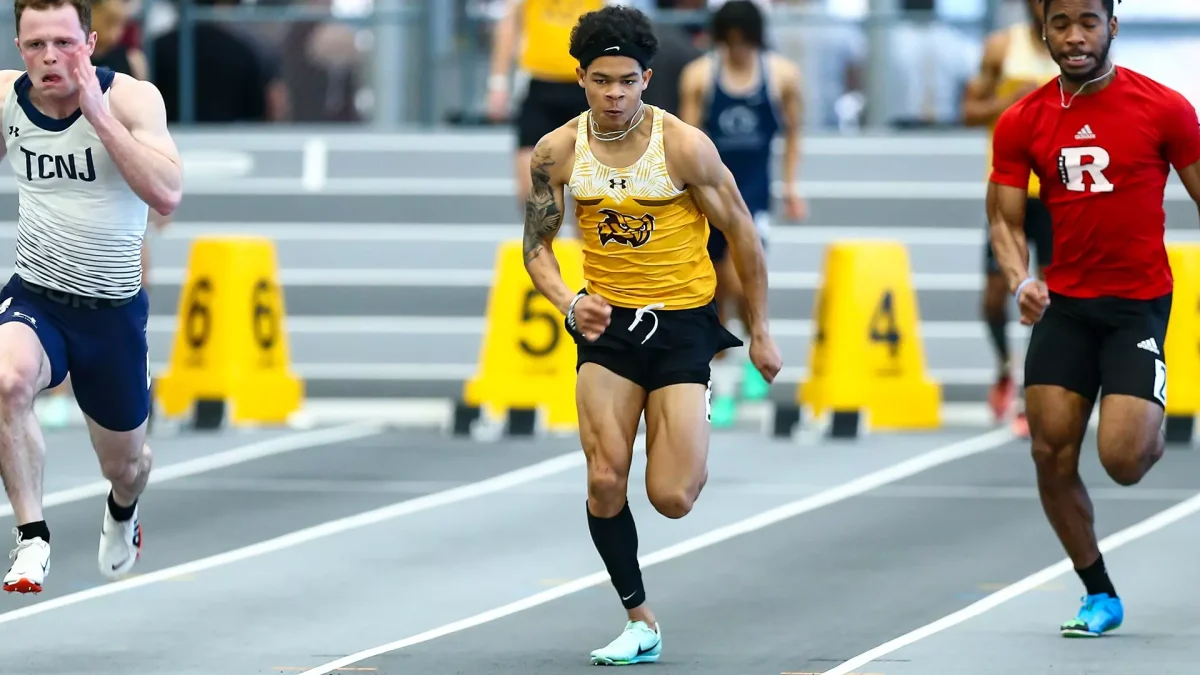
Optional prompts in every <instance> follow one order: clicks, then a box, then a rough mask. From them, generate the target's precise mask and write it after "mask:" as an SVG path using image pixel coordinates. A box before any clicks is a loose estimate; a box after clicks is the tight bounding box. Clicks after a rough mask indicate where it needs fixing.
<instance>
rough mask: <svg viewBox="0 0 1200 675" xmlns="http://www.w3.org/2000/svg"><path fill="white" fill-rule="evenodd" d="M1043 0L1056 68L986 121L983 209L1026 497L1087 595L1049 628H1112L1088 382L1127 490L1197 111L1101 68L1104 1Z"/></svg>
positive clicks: (1149, 433) (1107, 457)
mask: <svg viewBox="0 0 1200 675" xmlns="http://www.w3.org/2000/svg"><path fill="white" fill-rule="evenodd" d="M1043 3H1044V7H1043V9H1044V13H1045V36H1044V39H1045V43H1046V46H1047V48H1048V49H1049V50H1050V54H1051V56H1053V57H1054V59H1055V61H1056V62H1057V63H1058V64H1059V68H1060V71H1061V74H1060V76H1059V77H1058V78H1056V79H1055V80H1053V81H1051V82H1050V83H1048V84H1047V85H1045V86H1043V87H1041V88H1039V89H1037V90H1036V91H1034V92H1033V93H1031V94H1029V95H1028V96H1026V97H1025V98H1023V99H1022V100H1021V101H1020V102H1018V103H1017V104H1016V105H1014V106H1012V107H1011V108H1009V109H1008V110H1007V111H1006V112H1005V113H1004V114H1003V115H1002V116H1001V118H1000V120H999V122H998V123H997V126H996V132H995V136H994V138H993V155H994V162H993V172H992V176H991V181H990V183H989V184H988V195H987V207H988V214H989V217H990V221H991V242H992V246H993V248H994V249H995V252H996V258H997V260H998V261H999V264H1000V267H1001V269H1003V270H1004V273H1005V276H1006V277H1007V280H1008V283H1009V288H1010V289H1011V290H1012V292H1013V293H1014V295H1015V297H1016V299H1017V302H1018V305H1019V306H1020V310H1021V321H1022V323H1024V324H1026V325H1033V330H1032V333H1031V335H1030V338H1029V346H1028V349H1027V352H1026V357H1025V401H1026V408H1027V413H1028V419H1029V430H1030V434H1031V438H1032V445H1033V457H1034V461H1035V464H1036V466H1037V478H1038V491H1039V493H1040V495H1041V500H1042V506H1043V508H1044V510H1045V512H1046V515H1047V517H1048V519H1049V520H1050V524H1051V525H1052V526H1053V528H1054V531H1055V533H1056V534H1057V535H1058V538H1059V541H1060V542H1062V545H1063V548H1064V549H1066V552H1067V554H1068V555H1069V556H1070V558H1071V560H1072V562H1073V563H1074V565H1075V569H1076V572H1077V573H1078V574H1079V577H1080V580H1081V581H1082V582H1083V585H1084V587H1085V588H1086V591H1087V596H1086V597H1085V598H1084V602H1083V607H1082V609H1081V610H1080V611H1079V614H1078V615H1077V616H1076V617H1075V618H1074V619H1072V620H1071V621H1068V622H1067V623H1065V624H1063V625H1062V627H1061V629H1060V630H1061V632H1062V634H1063V635H1065V636H1072V637H1079V636H1099V635H1101V634H1103V633H1105V632H1107V631H1109V630H1112V629H1115V628H1117V627H1118V626H1120V625H1121V622H1122V620H1123V618H1124V608H1123V606H1122V603H1121V600H1120V599H1119V598H1118V597H1117V592H1116V590H1115V589H1114V588H1113V584H1112V581H1111V580H1110V579H1109V577H1108V573H1107V571H1106V570H1105V564H1104V559H1103V557H1102V556H1101V555H1100V550H1099V548H1098V546H1097V542H1096V534H1095V532H1094V528H1093V514H1092V505H1091V500H1090V498H1089V497H1088V493H1087V490H1086V488H1085V487H1084V485H1083V482H1082V480H1080V477H1079V472H1078V463H1079V451H1080V446H1081V445H1082V443H1083V436H1084V432H1085V430H1086V428H1087V422H1088V419H1089V418H1090V417H1091V413H1092V408H1093V406H1094V405H1095V402H1096V399H1097V396H1098V395H1099V394H1100V392H1101V391H1103V398H1102V399H1101V404H1100V429H1099V433H1098V441H1097V444H1098V446H1099V453H1100V461H1101V463H1102V464H1103V465H1104V468H1105V470H1106V471H1107V472H1108V474H1109V476H1111V477H1112V478H1113V480H1115V481H1116V482H1117V483H1119V484H1121V485H1133V484H1135V483H1137V482H1138V481H1140V480H1141V479H1142V477H1143V476H1144V475H1145V474H1146V472H1147V471H1149V470H1150V467H1152V466H1153V465H1154V463H1155V462H1157V461H1158V459H1159V458H1160V457H1161V456H1162V453H1163V440H1164V439H1163V436H1162V423H1163V414H1164V406H1165V405H1166V391H1167V366H1166V363H1165V361H1164V356H1163V351H1162V349H1163V341H1164V339H1165V337H1166V333H1167V320H1168V317H1169V315H1170V313H1171V293H1172V288H1173V281H1172V277H1171V268H1170V265H1169V264H1168V262H1167V253H1166V247H1165V245H1164V243H1163V235H1164V229H1165V213H1164V209H1163V191H1164V188H1165V187H1166V183H1167V177H1168V175H1169V173H1170V171H1171V167H1174V168H1175V170H1176V172H1178V174H1179V176H1180V178H1181V179H1182V182H1183V184H1184V186H1185V187H1186V188H1187V192H1188V194H1189V195H1191V197H1192V199H1193V200H1195V201H1196V202H1197V203H1198V204H1200V121H1198V120H1197V115H1196V111H1195V109H1194V108H1193V107H1192V105H1191V104H1190V103H1188V101H1187V100H1186V99H1185V98H1184V97H1183V96H1182V95H1180V94H1179V93H1177V92H1175V91H1173V90H1171V89H1170V88H1168V87H1166V86H1164V85H1162V84H1159V83H1158V82H1155V81H1154V80H1152V79H1150V78H1148V77H1146V76H1144V75H1141V74H1139V73H1136V72H1134V71H1132V70H1129V69H1128V68H1116V67H1114V66H1113V63H1112V61H1110V60H1109V58H1108V52H1109V47H1110V45H1111V43H1112V39H1113V38H1114V37H1116V35H1117V20H1116V18H1115V17H1114V15H1113V9H1114V8H1113V0H1043ZM1031 170H1032V171H1033V173H1035V174H1036V175H1037V176H1038V178H1039V180H1040V181H1041V199H1042V201H1043V202H1045V203H1046V205H1047V207H1048V208H1049V209H1050V215H1051V220H1052V222H1053V229H1054V258H1053V260H1052V261H1051V264H1050V265H1049V267H1047V269H1046V281H1045V283H1043V282H1041V281H1038V280H1037V279H1036V278H1034V277H1032V276H1031V275H1030V274H1029V251H1028V248H1027V247H1026V242H1025V236H1024V228H1023V221H1024V218H1025V203H1026V192H1025V191H1026V186H1027V185H1028V180H1029V173H1030V171H1031ZM1189 225H1192V226H1194V224H1190V223H1189Z"/></svg>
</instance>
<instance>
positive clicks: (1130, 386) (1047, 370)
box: [1025, 293, 1171, 407]
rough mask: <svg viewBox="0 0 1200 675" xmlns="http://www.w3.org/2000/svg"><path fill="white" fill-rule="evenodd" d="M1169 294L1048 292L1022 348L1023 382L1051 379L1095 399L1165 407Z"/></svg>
mask: <svg viewBox="0 0 1200 675" xmlns="http://www.w3.org/2000/svg"><path fill="white" fill-rule="evenodd" d="M1170 316H1171V294H1169V293H1168V294H1167V295H1164V296H1161V297H1158V298H1153V299H1150V300H1131V299H1126V298H1068V297H1065V296H1062V295H1058V294H1056V293H1051V294H1050V306H1049V307H1047V308H1046V313H1045V314H1043V315H1042V320H1041V321H1039V322H1038V323H1036V324H1034V326H1033V331H1032V332H1031V334H1030V336H1029V347H1028V349H1027V350H1026V353H1025V386H1026V387H1030V386H1034V385H1040V384H1045V385H1054V386H1059V387H1063V388H1065V389H1067V390H1069V391H1072V392H1075V393H1077V394H1079V395H1080V396H1083V397H1084V398H1086V399H1088V400H1090V401H1092V402H1095V400H1096V397H1097V396H1099V395H1100V394H1101V393H1103V394H1104V395H1105V396H1107V395H1108V394H1125V395H1127V396H1136V397H1138V398H1143V399H1146V400H1148V401H1152V402H1154V403H1157V404H1158V405H1160V406H1163V407H1166V399H1167V359H1166V354H1165V353H1164V352H1163V345H1164V343H1165V341H1166V337H1167V322H1168V320H1169V319H1170Z"/></svg>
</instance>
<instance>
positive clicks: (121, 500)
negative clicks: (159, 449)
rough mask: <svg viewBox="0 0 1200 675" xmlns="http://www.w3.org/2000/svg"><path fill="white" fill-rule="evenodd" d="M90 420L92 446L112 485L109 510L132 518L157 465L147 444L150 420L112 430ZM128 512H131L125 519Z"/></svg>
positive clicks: (105, 475)
mask: <svg viewBox="0 0 1200 675" xmlns="http://www.w3.org/2000/svg"><path fill="white" fill-rule="evenodd" d="M86 419H87V425H88V433H89V435H90V436H91V438H92V447H93V448H94V449H95V451H96V458H97V459H98V460H99V461H100V472H101V473H102V474H103V475H104V479H105V480H107V481H108V482H109V483H111V484H112V492H111V494H110V495H109V500H110V502H109V509H110V510H112V512H113V516H114V517H115V518H116V519H117V520H119V521H124V520H129V518H130V517H131V516H132V515H133V507H134V506H135V505H136V504H137V500H138V497H140V496H141V495H142V492H143V491H144V490H145V489H146V483H147V482H148V481H149V480H150V469H151V466H152V465H153V459H154V458H153V454H152V453H151V452H150V446H148V445H146V423H145V422H142V424H141V425H140V426H138V427H137V428H136V429H132V430H130V431H111V430H109V429H105V428H104V427H102V426H100V425H99V424H97V423H96V421H95V420H93V419H92V418H90V417H87V418H86ZM114 502H115V503H114ZM114 507H115V508H114ZM126 513H127V514H128V515H126V516H125V517H124V518H122V517H121V516H122V515H125V514H126Z"/></svg>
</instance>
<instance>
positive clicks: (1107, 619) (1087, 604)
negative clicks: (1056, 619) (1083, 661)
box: [1059, 593, 1125, 638]
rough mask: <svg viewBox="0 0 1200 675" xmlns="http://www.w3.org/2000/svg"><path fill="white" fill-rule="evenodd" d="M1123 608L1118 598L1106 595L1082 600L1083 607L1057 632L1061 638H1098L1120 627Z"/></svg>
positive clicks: (1123, 618) (1123, 613)
mask: <svg viewBox="0 0 1200 675" xmlns="http://www.w3.org/2000/svg"><path fill="white" fill-rule="evenodd" d="M1124 620H1125V608H1124V606H1122V605H1121V599H1120V598H1114V597H1112V596H1110V595H1108V594H1107V593H1104V594H1099V595H1089V596H1087V597H1085V598H1083V607H1081V608H1080V609H1079V614H1077V615H1076V616H1075V618H1074V619H1071V620H1070V621H1068V622H1066V623H1064V624H1063V625H1062V626H1061V627H1060V628H1059V631H1060V632H1061V633H1062V635H1063V637H1071V638H1074V637H1100V636H1101V635H1103V634H1105V633H1107V632H1109V631H1111V630H1116V629H1118V628H1120V627H1121V622H1122V621H1124Z"/></svg>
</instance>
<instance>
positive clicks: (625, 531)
mask: <svg viewBox="0 0 1200 675" xmlns="http://www.w3.org/2000/svg"><path fill="white" fill-rule="evenodd" d="M645 400H646V393H645V391H644V390H642V388H641V387H639V386H638V385H636V384H634V383H633V382H630V381H629V380H627V379H625V378H623V377H620V376H619V375H616V374H615V373H613V372H612V371H610V370H608V369H606V368H604V367H602V366H600V365H597V364H595V363H584V364H583V366H582V367H580V369H579V377H578V379H577V383H576V404H577V405H578V407H579V436H580V441H581V442H582V444H583V452H584V455H585V456H586V458H587V477H588V478H587V480H588V499H587V515H588V528H589V530H590V531H591V534H592V542H593V543H594V544H595V545H596V551H597V552H598V553H599V554H600V557H601V559H603V560H604V565H605V567H606V568H607V570H608V573H609V576H611V577H612V584H613V586H614V588H616V590H617V594H618V596H619V597H620V598H621V603H622V604H623V605H624V606H625V609H626V611H627V612H628V614H629V619H630V620H631V621H639V620H642V621H646V622H647V624H649V625H653V616H651V615H650V614H649V610H647V609H646V608H645V607H644V605H643V603H644V602H645V597H646V592H645V589H644V588H643V586H642V573H641V569H640V567H639V565H638V560H637V547H638V541H637V528H636V526H635V524H634V521H633V514H632V512H630V510H629V500H628V498H627V496H626V495H627V492H628V486H629V465H630V463H631V462H632V461H633V442H634V438H635V437H636V436H637V430H638V422H639V421H640V419H641V416H642V408H643V406H644V403H645Z"/></svg>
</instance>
